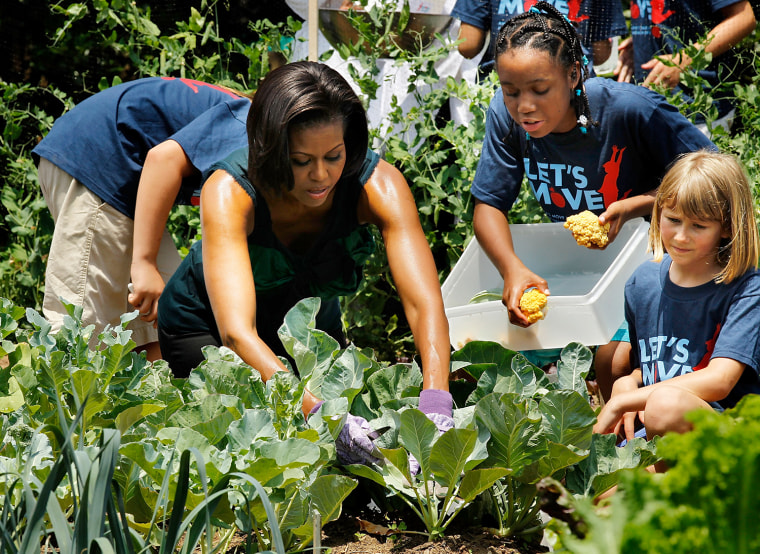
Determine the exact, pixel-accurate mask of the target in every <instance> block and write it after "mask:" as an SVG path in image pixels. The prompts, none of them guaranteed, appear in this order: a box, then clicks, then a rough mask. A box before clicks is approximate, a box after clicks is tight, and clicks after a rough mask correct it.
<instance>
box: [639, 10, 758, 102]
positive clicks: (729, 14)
mask: <svg viewBox="0 0 760 554" xmlns="http://www.w3.org/2000/svg"><path fill="white" fill-rule="evenodd" d="M718 13H719V14H720V16H721V17H722V18H723V19H722V21H721V22H720V23H718V24H717V25H716V26H715V27H714V28H713V29H712V30H710V32H709V33H707V38H706V39H705V42H704V44H702V45H701V46H702V48H703V49H704V51H705V52H709V53H710V54H712V55H713V57H715V56H719V55H721V54H723V53H724V52H727V51H728V50H729V49H730V48H732V47H733V46H735V45H736V44H738V43H739V42H740V41H741V40H742V39H743V38H744V37H746V36H747V35H749V34H750V33H751V32H752V30H753V29H754V28H755V14H754V12H753V11H752V6H751V5H750V3H749V2H748V1H747V0H743V1H741V2H736V3H735V4H731V5H730V6H726V7H725V8H723V9H721V10H719V12H718ZM658 57H659V58H662V59H666V60H669V61H670V62H672V63H674V64H675V65H673V66H669V65H667V64H665V63H663V62H662V61H660V60H658V59H652V60H649V61H648V62H647V63H645V64H643V65H642V66H641V67H642V68H643V69H645V70H647V71H649V74H648V75H647V78H646V79H645V80H644V86H650V85H652V84H657V85H662V86H664V87H667V88H673V87H675V86H676V85H677V84H678V82H679V80H680V78H681V72H683V71H686V69H687V68H688V67H689V66H690V65H691V62H692V59H691V58H690V57H689V56H687V55H686V53H685V52H678V53H676V54H673V55H668V56H658Z"/></svg>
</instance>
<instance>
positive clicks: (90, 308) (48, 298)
mask: <svg viewBox="0 0 760 554" xmlns="http://www.w3.org/2000/svg"><path fill="white" fill-rule="evenodd" d="M38 171H39V178H40V188H41V189H42V195H43V196H44V197H45V201H46V202H47V205H48V208H49V209H50V213H51V214H52V216H53V221H54V222H55V230H54V231H53V241H52V243H51V245H50V255H49V257H48V261H47V268H46V271H45V297H44V299H43V304H42V311H43V313H44V315H45V317H46V318H47V319H48V321H50V323H51V324H52V326H53V331H54V332H56V331H58V330H59V329H60V328H61V326H62V324H63V318H64V316H65V315H67V312H66V310H65V308H64V306H63V304H62V303H61V302H60V300H59V297H62V298H64V299H65V300H66V301H67V302H69V303H71V304H74V305H78V306H82V308H83V313H82V323H83V324H85V325H89V324H93V325H95V330H94V331H93V334H92V339H91V340H90V346H91V347H95V346H96V345H97V342H98V340H97V337H98V335H99V334H100V332H101V331H103V328H104V327H105V326H106V324H109V323H110V324H111V325H118V324H119V318H120V316H121V314H123V313H126V312H132V311H134V309H135V308H134V307H133V306H132V305H131V304H129V302H128V301H127V295H128V294H129V292H128V290H127V287H128V285H129V282H130V273H129V272H130V266H131V263H132V235H133V232H134V221H133V220H132V219H130V218H128V217H127V216H125V215H124V214H122V213H121V212H119V211H117V210H116V209H114V208H113V207H111V206H110V205H108V204H106V203H105V202H103V201H102V200H101V199H100V198H99V197H98V196H97V195H95V194H93V193H92V192H90V190H88V189H87V188H86V187H85V186H83V185H82V184H81V183H80V182H79V181H77V180H76V179H74V178H73V177H72V176H71V175H69V174H68V173H66V172H65V171H63V170H61V169H60V168H58V167H57V166H55V165H54V164H52V163H51V162H49V161H48V160H45V159H41V160H40V165H39V168H38ZM157 262H158V269H159V272H160V273H161V276H162V277H163V278H164V282H166V281H167V280H168V279H169V277H171V275H172V273H174V271H175V270H176V269H177V267H178V266H179V263H180V257H179V253H178V252H177V248H176V246H175V245H174V242H173V240H172V238H171V235H169V233H168V232H167V231H166V230H164V235H163V237H162V239H161V248H160V250H159V253H158V260H157ZM127 328H128V329H131V330H132V340H133V341H135V343H137V345H138V346H142V345H144V344H148V343H151V342H156V341H157V340H158V334H157V332H156V330H155V329H154V328H153V323H148V322H144V321H140V320H139V319H135V320H133V321H131V322H130V324H129V326H128V327H127Z"/></svg>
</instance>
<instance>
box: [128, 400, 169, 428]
mask: <svg viewBox="0 0 760 554" xmlns="http://www.w3.org/2000/svg"><path fill="white" fill-rule="evenodd" d="M123 407H124V409H122V410H121V411H120V412H119V414H118V415H117V416H116V428H117V429H118V430H119V432H120V433H121V434H122V435H124V434H125V433H126V432H127V431H128V430H129V429H130V427H132V425H134V424H135V423H137V422H138V421H140V420H142V419H144V418H145V417H147V416H149V415H150V414H154V413H156V412H159V411H161V410H163V409H164V408H165V407H166V406H164V405H163V404H148V403H145V402H139V403H136V404H134V405H131V406H129V405H126V406H123Z"/></svg>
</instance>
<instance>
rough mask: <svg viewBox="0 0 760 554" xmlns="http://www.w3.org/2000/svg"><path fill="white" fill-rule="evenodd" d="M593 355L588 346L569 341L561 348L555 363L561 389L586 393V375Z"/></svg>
mask: <svg viewBox="0 0 760 554" xmlns="http://www.w3.org/2000/svg"><path fill="white" fill-rule="evenodd" d="M593 361H594V355H593V354H592V352H591V350H589V349H588V347H586V346H584V345H582V344H581V343H579V342H571V343H570V344H568V345H567V346H566V347H565V348H563V349H562V353H561V354H560V358H559V362H558V363H557V376H558V379H559V387H560V388H561V389H567V390H574V391H577V392H578V393H580V394H582V395H587V394H588V390H587V388H586V376H587V375H588V372H589V371H590V370H591V364H592V363H593Z"/></svg>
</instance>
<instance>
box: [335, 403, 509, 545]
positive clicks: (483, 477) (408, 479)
mask: <svg viewBox="0 0 760 554" xmlns="http://www.w3.org/2000/svg"><path fill="white" fill-rule="evenodd" d="M398 419H399V426H398V442H399V444H400V448H379V449H378V450H379V452H380V453H382V455H383V459H382V462H381V463H380V464H378V465H376V466H374V467H368V466H363V465H352V466H348V470H349V471H350V472H351V473H353V474H354V475H357V476H359V477H364V478H367V479H370V480H372V481H374V482H375V483H378V484H379V485H381V486H383V487H385V488H387V489H389V491H390V492H391V493H393V494H397V495H399V496H400V497H401V498H402V499H403V500H404V501H405V502H406V503H407V505H409V507H410V508H411V509H412V511H413V512H414V513H415V514H417V516H418V517H419V518H420V520H421V521H422V522H423V524H424V525H425V529H426V530H427V535H428V538H429V540H439V539H441V538H442V537H443V536H444V535H445V531H446V528H447V527H448V525H449V524H450V523H451V522H452V521H453V519H454V518H455V517H456V516H457V515H458V514H459V512H461V511H462V509H463V508H465V507H467V506H468V505H469V504H471V503H472V502H473V501H474V500H475V498H476V497H477V496H478V495H479V494H480V493H482V492H483V491H484V490H486V489H488V488H489V487H490V486H491V485H493V483H494V482H495V481H497V480H498V479H499V478H501V477H503V476H504V475H506V474H508V473H509V471H510V470H508V469H506V468H503V467H499V468H497V467H492V468H487V469H480V468H477V467H476V466H478V464H480V462H482V461H483V460H484V459H485V457H486V456H487V453H486V451H485V444H483V442H482V441H479V439H478V431H477V430H475V429H456V428H455V429H450V430H448V431H446V432H445V433H443V434H440V433H439V432H438V429H437V428H436V426H435V424H434V423H433V422H432V421H430V420H429V419H428V418H427V416H425V414H423V413H422V412H420V411H419V410H415V409H407V410H404V411H402V412H400V413H399V414H398ZM410 454H411V455H413V456H414V457H415V459H417V461H418V462H419V465H420V471H419V473H418V474H417V475H412V474H411V472H410V469H409V455H410ZM407 532H409V531H407Z"/></svg>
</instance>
